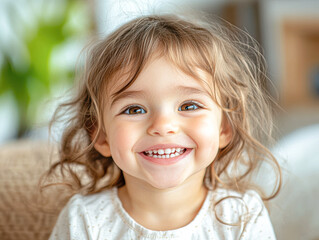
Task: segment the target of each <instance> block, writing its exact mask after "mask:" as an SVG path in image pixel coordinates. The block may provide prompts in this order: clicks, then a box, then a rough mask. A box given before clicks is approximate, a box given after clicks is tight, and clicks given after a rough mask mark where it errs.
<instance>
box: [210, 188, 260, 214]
mask: <svg viewBox="0 0 319 240" xmlns="http://www.w3.org/2000/svg"><path fill="white" fill-rule="evenodd" d="M212 198H213V199H212V202H213V203H214V206H218V205H220V206H221V207H222V208H226V209H228V208H229V207H230V208H231V209H233V208H234V209H242V210H243V211H245V210H246V211H249V212H251V213H256V212H260V211H262V210H263V209H264V208H265V206H264V203H263V201H262V199H261V197H260V196H259V194H258V193H257V192H256V191H254V190H248V191H246V192H244V193H241V192H237V191H234V190H228V189H223V188H218V189H216V190H215V191H214V193H213V194H212Z"/></svg>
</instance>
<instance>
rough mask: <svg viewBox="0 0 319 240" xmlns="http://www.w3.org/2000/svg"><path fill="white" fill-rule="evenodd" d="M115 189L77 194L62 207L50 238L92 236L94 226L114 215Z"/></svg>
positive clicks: (93, 234)
mask: <svg viewBox="0 0 319 240" xmlns="http://www.w3.org/2000/svg"><path fill="white" fill-rule="evenodd" d="M113 192H114V190H113V189H110V190H106V191H103V192H100V193H96V194H92V195H82V194H75V195H74V196H73V197H72V198H71V199H70V200H69V201H68V203H67V205H66V206H65V207H64V208H63V209H62V211H61V213H60V215H59V217H58V220H57V223H56V225H55V227H54V229H53V232H52V234H51V238H50V239H69V238H71V237H73V238H75V239H81V238H89V239H90V238H92V237H94V236H95V233H94V231H93V229H94V228H98V226H99V224H100V223H101V222H103V221H105V219H106V218H108V217H111V216H112V215H114V213H113V211H114V210H113V209H114V207H113V204H112V193H113Z"/></svg>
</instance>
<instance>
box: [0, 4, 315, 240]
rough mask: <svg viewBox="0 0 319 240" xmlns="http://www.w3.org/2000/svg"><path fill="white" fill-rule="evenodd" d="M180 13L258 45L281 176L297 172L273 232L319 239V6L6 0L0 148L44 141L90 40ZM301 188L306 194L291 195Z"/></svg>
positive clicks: (0, 40)
mask: <svg viewBox="0 0 319 240" xmlns="http://www.w3.org/2000/svg"><path fill="white" fill-rule="evenodd" d="M175 10H176V11H184V12H192V11H203V12H205V13H206V14H207V15H217V16H220V17H222V18H224V19H226V20H227V21H229V22H230V23H232V24H234V25H236V26H238V27H239V28H241V29H244V30H245V31H247V32H249V33H250V35H252V36H253V37H254V38H255V39H256V40H257V41H258V42H259V43H260V44H261V46H262V48H263V50H264V55H265V57H266V61H267V63H268V68H269V69H268V73H269V77H270V79H271V80H272V81H273V87H272V88H271V89H270V91H271V92H273V93H274V96H275V98H276V99H278V101H279V104H280V106H281V107H282V108H283V111H282V112H279V113H278V114H277V115H276V125H277V128H278V130H277V131H276V138H277V140H278V143H277V145H276V146H275V147H274V148H273V152H274V153H275V154H276V155H277V156H278V157H279V158H280V159H282V162H281V164H282V165H283V166H284V168H283V169H284V174H285V173H286V172H289V173H292V174H290V175H289V177H287V178H286V180H285V181H284V190H283V194H282V195H281V196H280V197H279V198H278V200H277V202H275V204H274V205H275V207H273V209H274V213H271V214H272V215H271V216H272V219H273V221H274V222H275V224H274V225H275V230H276V232H277V235H278V238H279V239H319V233H318V231H319V230H318V229H319V226H318V224H319V218H318V217H316V216H315V215H317V216H319V213H318V203H317V201H318V199H319V193H318V192H319V191H318V187H317V185H318V183H319V179H318V177H317V174H316V173H317V172H318V170H319V167H318V164H319V158H318V156H319V153H318V150H317V149H318V148H319V1H318V0H245V1H244V0H242V1H240V0H157V1H156V0H139V1H138V0H54V1H49V0H15V1H11V0H0V29H1V31H0V145H5V144H7V143H8V142H12V141H15V140H17V139H26V138H27V139H35V140H40V139H42V140H43V139H47V137H48V128H47V126H48V122H49V120H50V118H51V117H52V113H53V112H54V109H55V108H56V106H57V105H58V103H59V99H60V98H61V97H63V95H64V92H66V90H67V89H69V88H70V87H71V86H72V83H73V81H74V75H75V73H74V70H75V66H76V63H77V61H78V56H79V54H80V52H81V50H82V48H83V47H84V46H85V44H87V42H88V40H89V39H90V38H91V37H92V36H95V35H106V34H107V33H109V32H110V31H112V30H114V28H116V27H117V26H118V25H120V24H122V23H123V22H125V21H128V20H130V19H132V18H134V17H137V16H139V15H141V14H148V13H154V12H155V13H156V12H174V11H175ZM291 176H293V177H291ZM296 182H298V183H299V185H298V186H299V187H300V188H302V190H303V191H304V192H303V193H302V194H298V192H296V191H295V193H296V194H295V195H291V193H292V189H294V188H295V183H296ZM301 183H302V184H301ZM303 183H305V184H304V185H303ZM309 186H310V187H309ZM311 199H313V202H311V201H312V200H311ZM314 200H316V202H315V201H314ZM309 201H310V202H309ZM300 206H303V207H300ZM313 206H317V208H316V209H317V210H316V209H315V210H314V209H313ZM278 211H281V212H285V214H286V215H285V214H282V215H281V218H278V214H277V215H276V213H277V212H278ZM316 211H317V212H316ZM287 212H289V214H290V215H289V214H287ZM302 221H307V222H306V223H302ZM298 234H299V235H298ZM299 236H300V237H301V236H303V237H301V238H299Z"/></svg>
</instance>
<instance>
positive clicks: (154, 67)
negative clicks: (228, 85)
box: [107, 54, 213, 98]
mask: <svg viewBox="0 0 319 240" xmlns="http://www.w3.org/2000/svg"><path fill="white" fill-rule="evenodd" d="M188 70H189V71H187V70H186V69H185V68H183V67H181V66H179V65H178V64H177V63H175V62H173V61H172V60H171V59H169V58H168V57H166V56H161V55H158V54H157V55H155V54H154V55H153V56H152V57H151V58H150V59H149V60H148V61H147V62H146V63H145V65H144V66H143V67H142V68H141V70H140V72H136V71H135V70H134V69H133V66H130V67H126V68H123V69H121V70H120V71H118V72H117V73H116V74H114V76H113V77H112V79H111V81H110V82H109V84H108V87H107V95H108V97H109V98H114V97H116V95H118V94H120V93H121V92H123V91H125V90H126V89H135V88H141V87H143V84H145V80H144V81H142V80H141V79H143V78H146V79H147V80H146V81H147V82H148V83H152V81H157V80H156V77H157V76H158V75H162V76H164V77H167V79H169V81H170V82H171V83H172V86H173V85H174V84H175V83H176V82H177V79H176V78H175V77H176V76H179V77H180V78H182V82H181V81H180V82H179V84H181V83H182V85H185V86H187V85H193V86H194V85H197V86H198V87H199V86H200V88H202V89H203V90H205V91H206V92H208V93H209V94H210V95H213V91H212V85H213V84H212V82H213V79H212V75H211V74H209V73H208V72H206V71H204V70H203V69H200V68H199V67H193V68H189V67H188ZM154 83H155V82H154Z"/></svg>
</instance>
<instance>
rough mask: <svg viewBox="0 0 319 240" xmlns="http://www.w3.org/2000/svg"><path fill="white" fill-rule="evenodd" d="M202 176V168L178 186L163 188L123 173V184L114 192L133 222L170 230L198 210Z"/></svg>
mask: <svg viewBox="0 0 319 240" xmlns="http://www.w3.org/2000/svg"><path fill="white" fill-rule="evenodd" d="M203 178H204V172H199V173H196V174H195V175H193V176H191V177H190V178H189V179H187V180H186V181H185V182H184V183H183V184H181V185H180V186H178V187H174V188H170V189H164V190H163V189H156V188H153V187H152V186H150V185H148V184H146V183H145V182H144V183H143V182H141V181H139V180H137V179H135V178H132V177H131V176H125V181H126V185H125V186H124V187H122V188H120V189H119V191H118V194H119V198H120V200H121V202H122V204H123V207H124V209H125V210H126V211H127V213H128V214H129V215H130V216H131V217H132V218H133V219H134V220H135V221H136V222H138V223H139V224H141V225H142V226H144V227H146V228H148V229H151V230H158V231H165V230H172V229H177V228H180V227H183V226H185V225H187V224H188V223H190V222H191V221H192V220H193V219H194V218H195V216H196V215H197V213H198V211H199V210H200V208H201V206H202V204H203V202H204V200H205V198H206V195H207V189H206V187H205V186H204V184H203Z"/></svg>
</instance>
